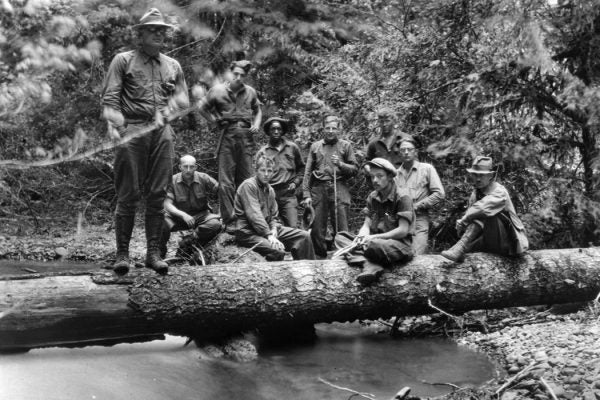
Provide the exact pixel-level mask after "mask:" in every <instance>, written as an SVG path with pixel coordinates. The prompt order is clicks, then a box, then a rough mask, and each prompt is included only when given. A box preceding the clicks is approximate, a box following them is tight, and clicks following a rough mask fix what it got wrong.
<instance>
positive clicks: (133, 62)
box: [102, 50, 189, 120]
mask: <svg viewBox="0 0 600 400" xmlns="http://www.w3.org/2000/svg"><path fill="white" fill-rule="evenodd" d="M174 94H177V103H178V106H179V107H187V106H188V102H189V100H188V90H187V85H186V83H185V78H184V76H183V70H182V69H181V66H180V65H179V63H178V62H177V61H176V60H174V59H172V58H171V57H168V56H165V55H164V54H158V55H157V56H156V57H151V56H148V55H147V54H145V53H144V52H143V51H141V50H132V51H127V52H124V53H119V54H117V55H116V56H115V57H114V58H113V60H112V62H111V64H110V67H109V68H108V72H107V74H106V78H105V79H104V89H103V92H102V104H103V105H104V106H106V107H111V108H113V109H115V110H118V111H121V113H122V114H123V116H124V117H125V118H128V119H132V120H139V119H143V120H151V119H153V118H154V116H155V115H156V111H162V110H164V109H166V108H167V106H168V101H169V99H170V98H171V97H172V96H173V95H174Z"/></svg>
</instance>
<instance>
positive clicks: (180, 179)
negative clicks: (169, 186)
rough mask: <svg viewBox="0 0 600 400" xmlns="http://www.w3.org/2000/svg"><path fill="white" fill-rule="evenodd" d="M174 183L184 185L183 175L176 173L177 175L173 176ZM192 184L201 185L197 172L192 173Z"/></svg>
mask: <svg viewBox="0 0 600 400" xmlns="http://www.w3.org/2000/svg"><path fill="white" fill-rule="evenodd" d="M175 183H185V182H184V180H183V174H182V173H181V172H178V173H177V175H175ZM192 183H201V182H200V174H199V173H198V171H194V180H193V182H192Z"/></svg>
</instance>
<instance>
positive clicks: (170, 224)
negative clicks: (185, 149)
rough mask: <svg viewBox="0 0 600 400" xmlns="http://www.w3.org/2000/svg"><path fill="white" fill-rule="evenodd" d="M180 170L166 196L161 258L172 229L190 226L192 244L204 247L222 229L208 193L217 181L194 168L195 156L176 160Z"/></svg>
mask: <svg viewBox="0 0 600 400" xmlns="http://www.w3.org/2000/svg"><path fill="white" fill-rule="evenodd" d="M179 170H180V171H181V172H179V173H177V174H175V175H173V180H172V183H171V185H170V186H169V188H168V189H167V198H166V199H165V212H166V213H165V221H164V226H163V231H162V237H161V240H160V252H161V257H163V258H164V257H165V255H166V254H167V243H168V242H169V237H170V236H171V232H175V231H182V230H186V229H191V230H192V231H193V233H192V235H191V239H192V240H193V242H194V243H197V244H199V245H201V246H204V245H205V244H206V243H208V242H210V241H211V240H212V239H213V238H214V237H215V236H217V234H218V233H219V232H221V228H222V226H221V221H220V220H219V216H218V215H217V214H213V213H212V209H211V208H210V206H209V205H208V196H209V195H211V194H213V193H215V192H216V191H217V188H218V187H219V183H218V182H217V181H216V180H214V179H213V178H211V177H210V176H209V175H208V174H205V173H204V172H198V171H196V159H195V158H194V157H192V156H190V155H185V156H183V157H181V159H180V160H179Z"/></svg>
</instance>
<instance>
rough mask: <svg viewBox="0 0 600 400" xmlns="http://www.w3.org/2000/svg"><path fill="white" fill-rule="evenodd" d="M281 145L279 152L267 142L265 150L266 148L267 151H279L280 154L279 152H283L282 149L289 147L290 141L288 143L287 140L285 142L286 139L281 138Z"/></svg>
mask: <svg viewBox="0 0 600 400" xmlns="http://www.w3.org/2000/svg"><path fill="white" fill-rule="evenodd" d="M281 144H282V146H281V150H279V149H278V148H277V147H276V146H271V144H270V143H269V142H267V145H266V148H267V149H273V150H278V151H280V152H281V151H283V149H285V148H286V147H287V146H289V145H290V141H289V140H287V139H286V138H283V141H282V143H281Z"/></svg>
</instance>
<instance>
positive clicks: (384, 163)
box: [365, 157, 398, 176]
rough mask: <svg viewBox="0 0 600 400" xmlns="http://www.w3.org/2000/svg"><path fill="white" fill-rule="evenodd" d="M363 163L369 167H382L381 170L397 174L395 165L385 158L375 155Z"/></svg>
mask: <svg viewBox="0 0 600 400" xmlns="http://www.w3.org/2000/svg"><path fill="white" fill-rule="evenodd" d="M365 165H368V166H369V167H371V168H379V169H382V170H384V171H386V172H388V173H390V174H392V175H393V176H396V175H397V174H398V170H397V169H396V167H394V164H392V163H391V162H389V161H388V160H386V159H385V158H381V157H376V158H374V159H372V160H370V161H367V162H366V163H365Z"/></svg>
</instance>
